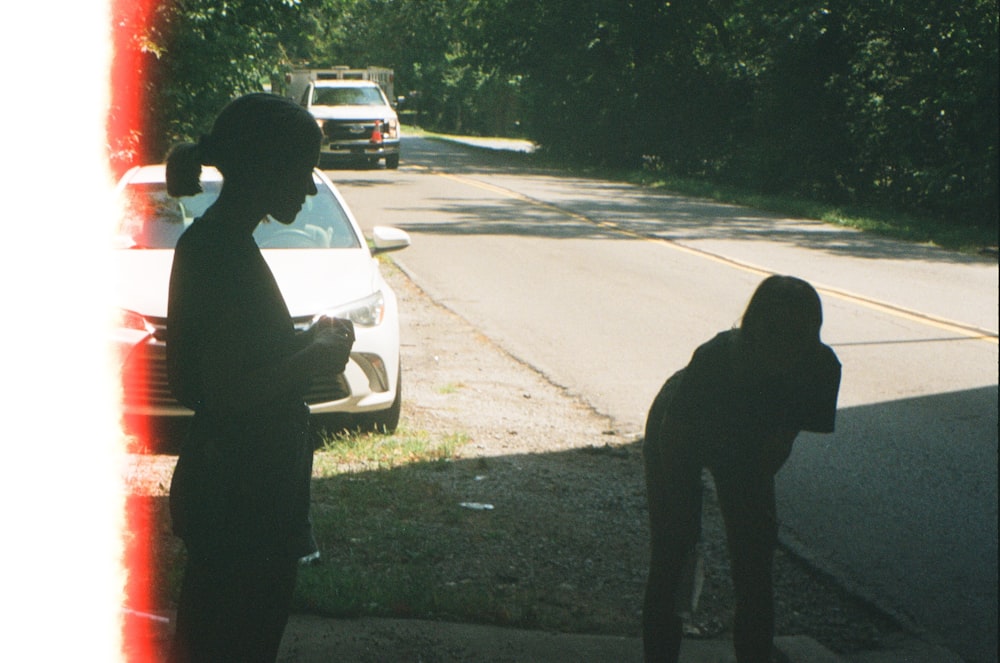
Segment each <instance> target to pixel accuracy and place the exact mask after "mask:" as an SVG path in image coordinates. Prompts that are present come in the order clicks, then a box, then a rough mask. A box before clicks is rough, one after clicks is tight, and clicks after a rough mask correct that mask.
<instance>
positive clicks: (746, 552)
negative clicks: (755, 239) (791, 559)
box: [642, 276, 840, 663]
mask: <svg viewBox="0 0 1000 663" xmlns="http://www.w3.org/2000/svg"><path fill="white" fill-rule="evenodd" d="M822 323H823V313H822V305H821V303H820V299H819V295H818V294H817V293H816V290H815V289H814V288H813V287H812V286H811V285H809V284H808V283H806V282H805V281H803V280H801V279H798V278H794V277H790V276H772V277H769V278H767V279H765V280H764V281H763V282H762V283H761V284H760V285H759V286H758V287H757V289H756V291H755V292H754V294H753V296H752V297H751V299H750V302H749V304H748V305H747V309H746V311H745V313H744V314H743V319H742V322H741V324H740V326H739V327H738V328H735V329H731V330H728V331H724V332H721V333H719V334H718V335H716V336H715V337H714V338H712V339H711V340H709V341H708V342H707V343H704V344H703V345H701V346H700V347H699V348H698V349H697V350H696V351H695V352H694V355H693V356H692V358H691V361H690V362H689V363H688V365H687V366H686V367H685V368H683V369H681V370H680V371H678V372H677V373H675V374H674V375H672V376H671V377H670V378H669V379H668V380H667V381H666V383H665V384H664V385H663V387H662V388H661V389H660V391H659V393H658V394H657V396H656V398H655V400H654V401H653V404H652V406H651V408H650V410H649V415H648V417H647V420H646V435H645V442H644V445H643V457H644V460H645V473H646V491H647V500H648V503H649V521H650V533H651V548H650V552H651V559H650V569H649V578H648V581H647V585H646V594H645V599H644V603H643V617H642V629H643V649H644V653H645V660H646V661H647V663H653V662H657V663H660V662H666V661H669V662H676V661H677V660H678V656H679V653H680V646H681V634H682V620H681V617H680V615H679V614H677V609H676V607H675V606H677V605H678V604H681V603H683V602H684V601H685V600H686V599H688V598H689V597H686V596H680V594H681V593H682V592H683V591H684V590H682V587H683V586H684V584H685V578H684V576H685V574H686V573H687V570H689V569H690V563H691V556H692V554H693V551H694V549H695V546H696V544H697V541H698V537H699V535H700V532H701V507H702V501H701V500H702V469H703V468H707V469H708V470H709V471H710V472H711V473H712V477H713V479H714V481H715V486H716V492H717V494H718V498H719V507H720V509H721V511H722V515H723V519H724V521H725V527H726V537H727V542H728V547H729V554H730V561H731V565H732V579H733V589H734V592H735V599H736V606H735V615H734V624H733V644H734V647H735V650H736V658H737V660H738V661H739V662H740V663H769V662H770V661H772V656H773V639H774V597H773V582H772V564H773V558H774V550H775V547H776V545H777V537H778V524H777V519H776V514H775V496H774V475H775V473H776V472H777V471H778V470H779V469H780V468H781V466H782V465H783V464H784V462H785V460H786V459H787V458H788V456H789V454H790V453H791V450H792V444H793V442H794V441H795V437H796V436H797V435H798V433H799V431H803V430H807V431H815V432H832V431H833V427H834V418H835V415H836V409H837V394H838V391H839V388H840V362H839V361H838V359H837V356H836V355H835V354H834V352H833V350H831V349H830V348H829V347H828V346H826V345H824V344H823V343H822V341H821V340H820V327H821V326H822Z"/></svg>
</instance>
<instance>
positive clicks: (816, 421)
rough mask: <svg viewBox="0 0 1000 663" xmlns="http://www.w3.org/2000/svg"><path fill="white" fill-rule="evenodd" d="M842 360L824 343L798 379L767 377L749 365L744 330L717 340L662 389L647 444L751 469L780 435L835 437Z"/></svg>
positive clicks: (704, 460) (650, 419) (650, 420)
mask: <svg viewBox="0 0 1000 663" xmlns="http://www.w3.org/2000/svg"><path fill="white" fill-rule="evenodd" d="M839 388H840V362H839V360H838V359H837V356H836V354H834V352H833V350H831V349H830V348H829V347H828V346H826V345H824V344H818V345H817V346H816V349H815V351H814V352H813V353H812V355H811V356H809V357H807V358H806V359H805V360H803V362H802V363H801V365H800V368H799V369H798V370H796V371H795V372H794V373H793V374H792V375H789V376H786V377H782V378H768V377H767V376H765V375H763V374H761V373H760V372H758V371H754V370H753V368H752V367H751V366H750V364H749V363H748V362H747V361H746V360H745V359H744V355H743V352H742V350H741V347H740V339H739V330H736V329H734V330H729V331H725V332H722V333H720V334H717V335H716V336H715V337H714V338H713V339H711V340H710V341H708V342H707V343H705V344H703V345H701V346H700V347H699V348H698V349H697V350H695V352H694V355H693V356H692V358H691V361H690V362H689V363H688V365H687V366H686V367H685V368H684V369H682V370H681V371H678V373H676V374H674V375H673V376H671V378H670V379H669V380H667V382H666V383H665V384H664V385H663V388H661V390H660V393H659V394H658V395H657V397H656V399H655V400H654V402H653V405H652V407H651V408H650V413H649V417H648V418H647V422H646V439H647V441H648V442H650V443H657V442H659V443H662V444H666V443H670V442H669V441H673V443H675V444H682V445H684V446H685V448H686V450H687V452H688V453H689V454H691V458H692V460H694V461H695V462H697V463H698V464H700V465H702V466H705V467H713V466H722V465H726V466H734V465H739V464H741V463H753V462H754V461H755V460H756V459H757V458H758V457H760V455H761V453H763V452H764V448H765V445H766V444H767V442H769V441H770V440H771V439H772V438H773V436H774V435H776V434H778V433H779V432H789V431H791V432H798V431H803V430H806V431H814V432H821V433H828V432H832V431H833V429H834V420H835V418H836V411H837V394H838V392H839Z"/></svg>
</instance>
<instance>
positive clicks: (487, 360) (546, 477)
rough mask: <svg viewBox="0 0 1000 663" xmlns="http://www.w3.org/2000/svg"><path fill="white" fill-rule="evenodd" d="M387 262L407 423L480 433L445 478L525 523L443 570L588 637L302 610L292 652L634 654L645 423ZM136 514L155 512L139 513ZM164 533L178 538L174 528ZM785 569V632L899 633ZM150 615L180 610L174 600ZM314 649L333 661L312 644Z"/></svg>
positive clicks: (718, 615)
mask: <svg viewBox="0 0 1000 663" xmlns="http://www.w3.org/2000/svg"><path fill="white" fill-rule="evenodd" d="M385 271H386V272H387V278H388V279H389V281H390V283H391V285H392V286H393V288H394V289H395V290H396V292H397V294H398V296H399V299H400V306H401V310H402V342H403V346H402V361H403V380H404V392H403V394H404V396H403V402H404V406H403V420H404V422H405V425H406V426H408V427H409V428H411V429H417V430H427V431H430V432H439V433H442V434H452V433H459V432H460V433H464V434H465V435H466V436H467V438H468V440H469V441H468V443H467V444H466V445H465V446H464V447H463V448H462V449H461V450H460V452H459V454H460V456H461V457H462V458H463V459H478V461H479V462H480V463H481V467H484V468H487V469H486V470H484V471H482V474H478V475H476V477H472V480H471V481H470V480H468V479H469V477H464V476H462V475H460V474H454V473H452V474H449V475H446V476H445V477H444V478H442V479H441V480H442V481H443V482H446V483H447V482H450V485H448V486H446V488H447V489H448V490H452V491H454V492H455V495H456V498H458V497H460V498H461V499H462V500H465V501H468V502H472V503H483V504H491V505H493V506H494V507H495V508H494V509H491V510H490V511H489V512H488V513H485V514H484V516H485V517H501V518H511V519H515V520H516V521H517V522H518V523H520V527H519V528H518V530H517V531H518V532H519V536H517V537H513V538H512V540H509V541H502V542H492V543H491V544H490V546H488V547H483V546H478V547H473V543H470V544H469V546H470V547H469V548H468V549H466V550H460V551H456V554H455V555H453V556H452V557H451V558H450V559H451V560H452V561H450V562H449V564H452V565H453V568H449V569H447V573H449V574H452V575H453V577H455V578H461V577H463V576H473V575H476V576H484V575H488V576H489V577H491V578H493V579H495V582H496V583H498V584H506V585H509V586H511V587H513V588H514V589H512V591H515V590H516V591H519V592H534V593H535V594H536V595H537V597H538V600H537V602H536V605H535V607H534V608H533V609H534V610H536V611H538V614H537V617H538V618H539V620H540V621H543V622H544V623H546V624H561V623H565V624H566V627H567V628H568V629H570V630H573V631H575V632H577V633H578V634H579V633H583V634H584V635H585V637H583V638H580V637H578V636H575V637H574V638H573V639H569V638H568V636H560V635H559V634H557V633H555V632H553V630H558V629H549V632H537V633H535V634H534V635H533V636H531V640H530V643H529V642H528V641H525V640H524V639H523V638H524V637H525V636H524V635H523V633H524V632H523V631H513V630H510V629H503V628H491V627H486V628H484V627H482V626H475V625H469V626H464V627H463V626H462V625H456V624H444V623H439V624H435V625H434V628H433V629H430V628H427V626H426V623H422V622H418V621H415V620H414V621H408V620H403V621H394V620H369V619H360V620H349V621H346V622H331V621H330V620H325V619H321V618H318V617H315V616H309V615H296V616H294V617H293V620H292V623H291V624H290V626H289V630H288V631H287V633H286V637H285V641H284V643H283V650H282V655H281V658H280V660H282V661H287V662H289V663H290V662H293V661H294V662H297V663H308V662H311V661H319V660H350V661H422V662H427V661H441V662H450V661H515V660H517V661H527V660H538V661H559V660H591V661H603V660H607V661H621V660H638V656H639V653H638V651H639V650H638V646H639V645H638V638H637V636H638V634H639V618H640V607H641V597H642V591H643V585H644V581H645V575H646V565H647V563H648V556H647V548H646V546H647V540H646V537H647V527H646V507H645V496H644V487H643V483H642V458H641V452H640V444H639V437H638V435H639V431H622V430H618V429H617V427H616V425H615V422H614V421H612V420H610V419H609V418H608V417H605V416H601V415H600V414H598V413H596V412H594V411H593V410H592V409H591V408H590V407H589V406H588V405H587V404H586V403H584V402H582V401H581V400H580V399H578V398H576V397H575V396H574V395H573V394H569V393H566V391H565V390H564V389H562V388H560V387H559V386H557V385H554V384H552V383H551V382H550V381H548V380H547V379H546V378H545V376H543V375H540V374H539V373H537V372H536V371H534V370H533V369H531V368H530V367H528V366H526V365H524V364H522V363H520V362H519V361H518V360H517V359H516V358H514V357H511V356H510V355H508V354H506V353H505V352H504V351H503V350H502V349H501V348H499V347H498V346H496V345H495V344H494V343H493V342H491V341H490V340H489V339H487V338H485V337H483V336H482V335H481V334H479V333H478V332H477V331H476V330H475V328H474V327H473V326H472V325H471V324H469V323H468V322H467V321H465V320H462V319H461V318H459V317H458V316H456V315H455V314H454V313H452V312H451V311H449V310H447V309H445V308H443V307H441V306H439V305H437V304H436V303H434V302H433V301H432V300H431V299H430V298H429V297H428V296H427V295H426V294H424V293H423V292H421V291H420V290H419V289H418V288H417V287H416V286H415V285H414V284H413V283H412V282H411V281H410V280H409V279H408V278H407V277H406V276H405V275H404V274H403V273H402V272H400V271H399V270H397V269H395V268H394V267H392V266H388V265H387V267H386V270H385ZM652 396H653V394H650V398H652ZM174 460H175V459H174V457H172V456H168V455H136V456H133V457H132V458H131V461H130V465H129V467H128V468H127V471H126V475H127V479H128V482H129V485H130V486H131V490H132V492H133V494H134V495H135V500H143V499H145V500H149V499H153V500H156V499H157V498H160V499H159V500H158V503H159V504H161V505H162V503H163V501H164V500H162V498H163V497H164V496H165V495H166V490H167V486H168V485H169V477H170V473H171V471H172V467H173V462H174ZM472 467H475V465H473V466H472ZM480 479H481V480H480ZM707 497H708V499H707V500H706V510H705V517H704V526H703V529H704V540H703V546H704V557H705V568H706V578H705V586H704V590H703V593H702V597H701V602H700V605H699V608H698V611H697V612H696V613H695V614H694V616H693V617H692V619H691V620H690V623H689V624H687V626H686V631H687V635H688V636H689V638H691V640H692V642H694V643H696V644H694V645H686V646H696V647H702V648H706V647H707V648H711V647H714V646H715V644H713V643H717V642H724V641H725V640H726V638H728V634H729V621H730V618H731V605H732V588H731V585H730V582H729V578H728V572H729V571H728V560H727V559H726V552H725V542H724V536H723V533H722V528H721V519H720V517H719V514H718V511H717V509H716V507H715V504H714V499H713V496H712V494H711V490H710V488H709V490H708V494H707ZM135 503H136V504H138V503H139V502H135ZM146 503H147V504H151V503H153V502H146ZM161 508H162V507H161ZM136 513H138V514H139V515H138V516H136V517H143V516H142V515H141V508H140V509H138V510H137V511H136ZM153 516H155V514H146V517H153ZM160 517H162V514H160ZM160 533H161V534H162V535H163V536H168V534H166V533H165V532H164V531H163V528H162V526H161V529H160ZM174 545H176V544H174ZM775 577H776V587H777V591H776V593H777V609H778V635H779V636H785V637H786V638H794V637H798V636H806V637H807V638H809V639H812V640H814V641H816V642H819V643H822V645H823V646H824V647H827V648H829V649H830V650H832V651H835V652H838V653H851V652H857V651H862V650H870V649H877V648H879V647H880V646H883V645H885V644H886V643H889V642H891V641H892V640H893V639H894V638H897V637H898V635H899V629H898V628H896V627H895V625H894V624H893V623H892V622H891V621H889V620H888V619H885V618H884V617H882V616H881V615H879V614H878V613H876V612H875V611H873V610H871V609H870V608H869V607H868V606H867V605H865V604H864V603H863V602H861V601H858V600H855V599H854V598H852V597H851V596H850V595H849V594H847V593H846V592H844V591H843V590H841V589H840V588H839V587H837V586H836V584H835V583H833V582H831V581H830V580H829V579H828V578H825V577H824V576H822V575H821V574H818V573H815V572H813V571H812V570H811V569H809V568H808V566H807V565H804V564H803V563H801V562H800V561H799V560H797V559H795V558H793V557H792V556H790V555H789V554H786V553H785V552H784V551H779V554H778V556H777V560H776V574H775ZM141 609H142V611H143V612H149V613H151V614H154V615H158V616H160V617H162V618H167V619H169V617H170V610H171V606H168V605H156V606H142V607H141ZM416 617H420V616H419V615H416ZM514 617H517V616H514ZM522 617H523V616H522ZM131 621H132V622H134V623H135V624H137V626H136V627H135V628H137V629H138V632H141V633H142V637H140V638H139V639H138V640H137V642H147V643H151V644H152V647H153V650H154V651H153V652H152V653H150V652H147V653H146V654H144V655H143V656H142V658H134V659H133V660H158V658H159V653H158V652H159V651H160V650H161V649H162V646H163V644H164V643H165V642H166V641H167V639H168V637H169V632H170V624H169V622H165V621H161V620H155V619H149V618H145V617H134V616H133V618H132V619H131ZM511 621H512V622H514V623H525V622H526V621H528V620H526V619H520V620H518V619H512V620H511ZM571 643H573V644H571ZM580 646H584V647H593V648H595V649H592V650H591V651H590V653H589V654H586V653H585V652H578V653H579V654H580V656H579V657H573V656H570V658H566V657H562V658H557V657H555V656H556V655H555V654H554V653H552V652H556V651H559V652H565V653H567V654H568V655H570V654H572V653H573V652H574V651H576V650H575V649H574V647H580ZM525 647H528V649H525ZM602 648H605V649H602ZM724 649H725V648H724ZM316 651H320V652H326V654H324V655H329V658H325V659H324V658H316V657H314V656H315V655H314V654H310V653H309V652H316ZM529 651H534V652H536V653H535V654H529V653H528V652H529ZM726 651H728V650H727V649H726ZM365 652H368V653H365ZM484 652H490V653H489V655H487V654H485V653H484ZM517 652H520V654H518V653H517ZM718 656H719V657H718V658H710V659H705V660H719V661H724V660H727V659H726V656H727V654H725V653H719V655H718ZM817 660H818V659H817Z"/></svg>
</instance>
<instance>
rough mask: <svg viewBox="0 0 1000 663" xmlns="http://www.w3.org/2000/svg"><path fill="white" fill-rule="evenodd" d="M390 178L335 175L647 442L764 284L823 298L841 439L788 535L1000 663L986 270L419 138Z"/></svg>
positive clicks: (433, 278) (425, 277)
mask: <svg viewBox="0 0 1000 663" xmlns="http://www.w3.org/2000/svg"><path fill="white" fill-rule="evenodd" d="M403 147H404V153H403V154H404V156H403V166H402V167H401V169H400V170H399V171H386V170H371V171H355V170H337V171H332V172H331V176H332V177H333V179H334V181H335V182H337V183H339V184H340V186H341V190H342V192H343V193H344V195H345V197H346V198H347V199H348V201H349V203H350V204H351V206H352V208H353V209H354V211H355V214H356V215H357V216H358V218H359V219H360V220H361V221H362V225H365V226H369V227H370V226H371V225H374V224H376V223H379V224H386V225H397V226H400V227H403V228H405V229H407V230H408V231H409V232H410V233H411V234H412V235H413V242H414V244H413V246H412V247H411V248H410V249H408V250H407V251H406V252H404V253H401V254H396V257H395V259H396V260H397V262H398V263H399V264H401V265H402V266H403V267H404V268H405V269H407V270H408V271H409V272H410V273H411V274H412V275H413V276H414V278H415V279H416V281H417V283H418V284H419V285H420V286H421V287H423V288H424V289H425V290H427V291H428V292H429V293H430V294H431V295H432V296H434V297H435V298H436V299H437V300H438V301H440V302H442V303H443V304H445V305H447V306H448V307H450V308H451V309H453V310H454V311H455V312H457V313H459V314H460V315H462V316H463V317H465V318H466V319H468V320H470V321H472V322H473V323H474V324H475V325H476V326H477V327H479V328H480V329H481V330H482V331H483V332H484V333H485V334H487V335H488V336H490V337H491V338H493V339H495V340H496V341H497V342H499V343H500V344H501V345H502V346H503V347H505V348H506V349H507V350H508V351H509V352H511V353H512V354H513V355H514V356H516V357H518V358H519V359H521V360H523V361H525V362H527V363H529V364H531V365H532V366H535V367H536V368H537V369H538V370H540V371H542V372H543V373H545V374H546V375H547V376H548V377H549V378H550V379H551V380H552V381H554V382H555V383H557V384H560V385H562V386H564V387H565V388H566V389H567V390H568V391H570V392H571V393H573V394H575V395H578V396H580V397H582V398H583V399H585V400H586V401H588V402H589V403H591V404H592V405H593V406H594V407H595V408H596V409H597V410H599V411H601V412H603V413H606V414H609V415H611V416H612V417H614V418H615V420H616V421H617V422H618V425H619V427H620V428H622V429H623V430H625V431H634V432H636V433H638V432H639V431H640V430H641V427H642V422H643V420H644V417H645V413H646V409H647V408H648V404H649V402H650V400H651V399H652V397H653V395H654V394H655V393H656V390H657V388H658V387H659V385H660V383H661V382H662V380H663V379H664V378H665V376H667V375H668V374H670V373H671V372H672V371H674V370H676V369H677V368H679V367H681V366H683V365H684V364H685V363H686V362H687V360H688V359H689V357H690V353H691V351H692V350H693V349H694V348H695V347H696V346H697V345H698V344H699V343H701V342H702V341H704V340H705V339H707V338H708V337H709V336H711V335H712V334H713V333H715V332H716V331H718V330H721V329H724V328H727V327H729V326H731V325H733V324H734V323H736V322H737V321H738V318H739V316H740V314H741V313H742V309H743V307H744V306H745V303H746V300H747V298H748V297H749V295H750V293H751V292H752V291H753V288H754V287H755V286H756V284H757V283H759V281H760V280H761V279H762V278H763V276H764V275H766V274H768V273H772V272H778V273H792V274H796V275H798V276H802V277H804V278H806V279H808V280H810V281H812V282H813V283H814V284H816V285H817V286H818V287H819V288H820V290H821V294H822V296H823V300H824V307H825V316H826V324H825V326H824V340H825V341H826V342H828V343H830V344H831V345H832V346H833V347H834V348H835V349H836V351H837V353H838V355H839V356H840V357H841V360H842V362H843V364H844V383H843V389H842V393H841V401H840V407H841V409H840V413H839V419H838V431H837V433H835V434H833V435H830V436H817V435H804V436H803V437H802V438H801V439H800V442H799V443H798V444H797V445H796V450H795V452H794V453H793V456H792V458H791V459H790V461H789V464H788V465H787V466H786V468H785V469H784V470H783V471H782V473H781V474H780V475H779V500H780V502H781V504H780V506H779V510H780V513H781V515H782V521H783V529H782V536H783V539H784V541H785V542H786V543H788V545H790V546H793V547H795V548H797V549H798V550H799V551H800V552H801V553H802V554H803V555H804V556H807V557H809V558H810V559H812V560H813V561H814V562H815V563H817V564H819V565H820V566H821V567H823V568H825V569H826V570H828V571H830V572H831V573H834V574H835V575H837V577H839V578H841V579H842V580H843V581H844V582H845V583H847V584H849V585H850V586H852V587H854V588H855V589H856V590H857V591H859V592H861V593H863V594H865V595H867V596H868V597H869V598H871V599H872V600H873V601H876V602H877V603H878V604H879V605H881V606H883V607H884V608H886V609H887V610H891V611H892V612H894V613H895V614H896V615H897V616H899V617H901V618H903V619H906V620H909V621H911V622H912V623H913V624H914V625H915V626H917V627H918V628H921V629H926V630H927V631H928V632H929V633H931V634H936V635H937V636H939V637H940V638H941V641H942V643H943V644H946V645H947V646H948V647H949V648H951V649H953V650H954V651H956V652H958V653H959V654H961V655H962V656H963V657H965V658H966V659H967V660H968V661H971V662H980V661H993V660H996V647H997V359H998V357H997V342H996V331H997V317H998V309H997V301H998V296H997V295H998V292H997V290H998V273H997V264H996V261H995V260H994V261H993V262H989V261H985V260H980V259H976V258H971V257H967V256H961V255H956V254H953V253H949V252H944V251H940V250H937V249H934V248H931V247H922V246H914V245H910V244H902V243H897V242H892V241H888V240H884V239H878V238H872V237H870V236H866V235H863V234H860V233H856V232H853V231H849V230H845V229H840V228H834V227H830V226H826V225H823V224H817V223H812V222H806V221H801V220H793V219H783V218H780V217H777V216H774V215H770V214H765V213H760V212H757V211H753V210H748V209H745V208H739V207H733V206H726V205H719V204H715V203H710V202H705V201H698V200H691V199H686V198H680V197H675V196H671V195H668V194H662V193H652V192H650V191H647V190H641V189H637V188H634V187H629V186H627V185H622V184H620V183H615V182H608V181H603V180H596V179H591V178H587V177H583V176H578V175H566V174H561V173H553V172H547V171H543V170H532V169H529V168H525V167H523V164H522V163H521V162H520V161H519V160H518V159H517V158H516V157H515V156H513V155H504V154H484V153H483V152H481V151H476V150H468V149H463V148H461V147H460V146H455V145H450V144H445V143H439V142H434V141H429V140H424V139H416V138H411V139H408V140H406V142H405V143H404V146H403Z"/></svg>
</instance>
